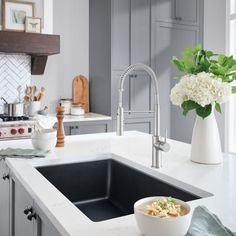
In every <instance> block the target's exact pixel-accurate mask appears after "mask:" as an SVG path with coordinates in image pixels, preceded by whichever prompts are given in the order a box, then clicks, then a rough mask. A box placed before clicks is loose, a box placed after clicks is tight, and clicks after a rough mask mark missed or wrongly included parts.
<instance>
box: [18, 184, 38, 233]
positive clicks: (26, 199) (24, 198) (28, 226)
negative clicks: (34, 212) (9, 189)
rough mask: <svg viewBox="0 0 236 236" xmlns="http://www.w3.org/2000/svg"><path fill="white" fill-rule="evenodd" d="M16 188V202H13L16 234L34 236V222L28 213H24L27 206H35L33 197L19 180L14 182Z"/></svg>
mask: <svg viewBox="0 0 236 236" xmlns="http://www.w3.org/2000/svg"><path fill="white" fill-rule="evenodd" d="M13 188H14V198H13V199H14V202H13V211H14V213H13V217H14V220H13V222H14V226H13V228H14V235H15V236H26V235H27V236H33V235H34V223H35V220H34V219H33V220H32V221H30V220H28V219H27V215H25V214H24V210H25V209H26V208H27V207H33V199H32V198H31V197H30V195H29V194H28V193H27V192H26V191H25V189H24V188H23V187H22V186H21V185H20V184H19V183H18V182H17V183H16V182H14V184H13Z"/></svg>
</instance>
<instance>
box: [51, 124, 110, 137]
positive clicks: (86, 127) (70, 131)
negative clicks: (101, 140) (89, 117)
mask: <svg viewBox="0 0 236 236" xmlns="http://www.w3.org/2000/svg"><path fill="white" fill-rule="evenodd" d="M55 127H56V126H55ZM64 130H65V135H79V134H93V133H107V132H111V131H112V121H111V120H101V121H83V122H70V123H64Z"/></svg>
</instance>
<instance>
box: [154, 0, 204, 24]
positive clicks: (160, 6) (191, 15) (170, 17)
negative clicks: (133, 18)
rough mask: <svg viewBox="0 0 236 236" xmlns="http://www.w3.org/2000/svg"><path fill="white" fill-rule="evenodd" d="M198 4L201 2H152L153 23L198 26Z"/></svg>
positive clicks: (169, 0) (173, 0) (200, 0)
mask: <svg viewBox="0 0 236 236" xmlns="http://www.w3.org/2000/svg"><path fill="white" fill-rule="evenodd" d="M200 3H203V0H164V1H162V0H152V13H153V14H152V15H153V17H154V21H163V22H169V23H177V24H189V25H199V23H200V22H199V20H200V16H199V14H200V12H201V10H202V11H203V7H202V6H203V4H200ZM200 7H201V8H200ZM200 9H201V10H200Z"/></svg>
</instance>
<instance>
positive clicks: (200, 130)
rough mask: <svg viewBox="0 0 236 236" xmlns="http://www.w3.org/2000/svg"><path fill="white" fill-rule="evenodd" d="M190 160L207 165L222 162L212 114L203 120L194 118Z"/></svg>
mask: <svg viewBox="0 0 236 236" xmlns="http://www.w3.org/2000/svg"><path fill="white" fill-rule="evenodd" d="M191 160H192V161H193V162H197V163H201V164H209V165H213V164H220V163H221V162H222V152H221V142H220V135H219V129H218V126H217V122H216V118H215V115H214V112H212V113H211V115H210V116H208V117H206V118H205V119H203V118H202V117H199V116H197V117H196V121H195V125H194V128H193V134H192V147H191Z"/></svg>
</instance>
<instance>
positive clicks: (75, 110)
mask: <svg viewBox="0 0 236 236" xmlns="http://www.w3.org/2000/svg"><path fill="white" fill-rule="evenodd" d="M70 113H71V115H72V116H79V115H83V114H84V108H83V106H82V105H72V106H71V111H70Z"/></svg>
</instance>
